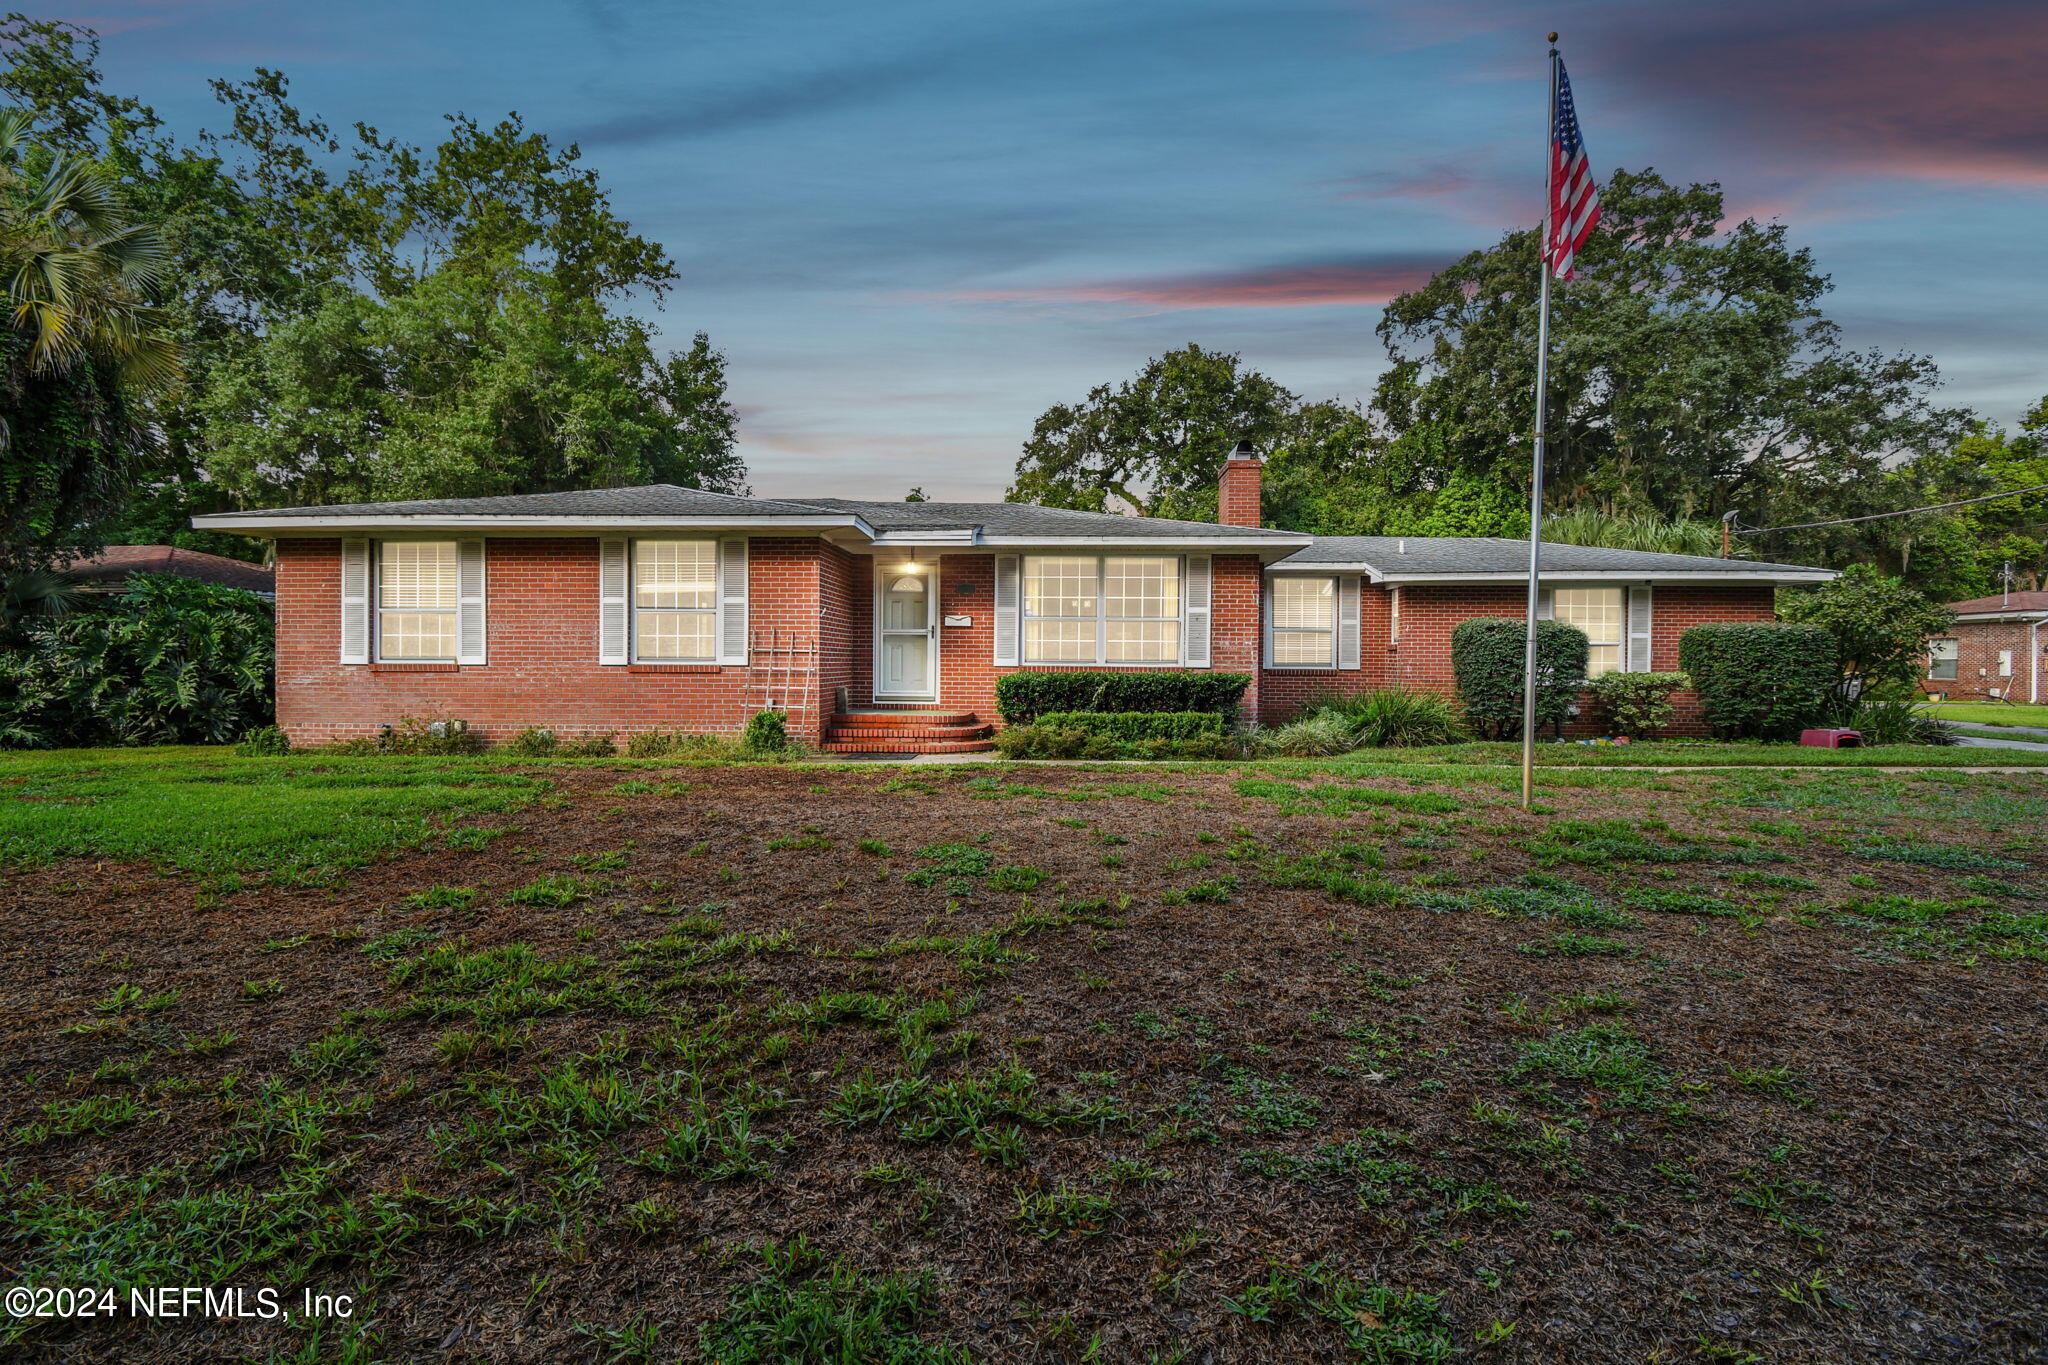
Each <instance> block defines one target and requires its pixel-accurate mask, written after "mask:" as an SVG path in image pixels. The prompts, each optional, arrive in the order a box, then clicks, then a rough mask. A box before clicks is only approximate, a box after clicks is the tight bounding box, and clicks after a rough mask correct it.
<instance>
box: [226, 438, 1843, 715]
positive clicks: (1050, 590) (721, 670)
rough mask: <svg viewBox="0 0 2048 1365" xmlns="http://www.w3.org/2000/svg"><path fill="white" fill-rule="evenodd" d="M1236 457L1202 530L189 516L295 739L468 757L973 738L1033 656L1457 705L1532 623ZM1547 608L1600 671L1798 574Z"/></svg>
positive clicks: (416, 511)
mask: <svg viewBox="0 0 2048 1365" xmlns="http://www.w3.org/2000/svg"><path fill="white" fill-rule="evenodd" d="M1259 483H1260V465H1259V461H1258V460H1257V459H1255V458H1251V457H1250V456H1248V455H1238V456H1234V457H1233V458H1232V459H1231V460H1230V461H1229V462H1228V464H1227V465H1226V467H1225V469H1224V472H1223V480H1222V486H1221V488H1220V490H1219V492H1220V497H1219V500H1218V505H1219V507H1220V517H1221V519H1220V521H1218V522H1215V523H1209V522H1187V521H1170V520H1163V519H1159V518H1147V517H1123V516H1116V515H1112V514H1108V513H1098V512H1073V511H1065V510H1060V509H1054V508H1046V507H1038V506H1034V505H1030V504H1024V503H939V502H922V503H905V502H867V501H860V500H855V499H846V498H804V499H767V498H742V497H733V496H729V495H726V494H719V493H704V492H699V491H696V490H693V489H687V488H678V487H674V486H672V485H666V484H657V485H653V486H649V487H644V488H613V489H592V490H588V491H581V492H571V493H549V494H538V495H531V496H512V497H496V498H457V499H434V500H428V501H421V502H395V503H362V504H354V505H349V506H335V507H287V508H275V509H270V510H267V511H250V512H233V513H221V514H216V515H212V516H203V517H196V518H194V519H193V524H194V525H195V526H198V527H201V528H203V529H207V530H216V531H232V532H240V533H242V534H246V535H252V536H261V537H268V538H271V539H274V540H275V541H276V544H277V553H276V564H277V612H278V657H277V714H278V723H279V724H280V725H281V726H283V727H284V729H285V730H286V731H287V732H288V733H289V734H290V735H291V736H292V738H293V739H294V740H295V741H296V742H299V743H317V742H321V741H327V740H333V739H339V738H347V737H352V736H361V735H374V734H376V733H378V731H379V729H380V728H381V727H383V726H385V725H389V724H393V723H395V722H396V721H398V720H399V719H400V717H402V716H412V717H416V718H419V719H423V720H433V719H461V720H464V721H467V722H468V723H469V724H470V726H471V727H472V728H473V729H475V730H476V731H478V732H480V733H481V734H482V735H483V737H484V738H485V739H486V740H487V741H492V742H496V741H501V740H504V739H508V738H510V737H511V736H512V735H514V734H515V733H517V732H518V731H519V730H521V729H523V728H524V727H526V726H546V727H548V728H550V729H553V730H554V731H555V732H556V733H557V734H560V735H563V736H568V735H575V734H593V733H604V732H612V733H614V734H619V735H626V734H631V733H634V732H637V731H644V730H690V731H732V730H736V729H738V728H739V727H740V726H741V725H742V724H744V722H745V720H746V718H747V716H749V715H750V714H752V713H753V712H754V711H757V710H760V709H762V708H764V707H771V706H772V707H776V708H779V709H782V710H784V711H786V712H787V713H788V715H789V728H790V730H791V732H792V733H794V734H797V735H799V736H801V737H802V738H804V739H806V740H809V741H811V742H815V743H820V744H822V745H823V746H824V747H825V748H827V749H828V750H833V751H838V752H859V751H888V750H907V749H922V750H939V751H943V750H952V749H966V748H982V747H986V745H987V734H988V722H989V721H991V720H992V719H994V717H995V714H996V713H995V683H996V679H997V678H998V677H1000V676H1002V675H1003V674H1005V673H1010V672H1014V671H1017V670H1019V669H1042V668H1104V667H1107V668H1119V669H1124V668H1128V669H1139V668H1198V669H1215V670H1218V671H1225V672H1237V673H1247V674H1250V675H1251V677H1252V679H1253V683H1252V687H1251V689H1250V691H1249V692H1248V693H1247V694H1246V698H1245V705H1246V709H1247V711H1248V712H1249V713H1250V714H1252V715H1256V716H1257V717H1259V718H1260V719H1261V720H1264V721H1267V722H1273V721H1278V720H1284V719H1286V718H1287V717H1288V716H1290V715H1291V714H1293V713H1294V712H1295V711H1297V710H1299V709H1300V707H1301V705H1302V704H1303V703H1304V702H1305V701H1307V700H1309V699H1311V698H1313V697H1315V696H1317V695H1319V694H1322V693H1328V692H1343V693H1352V692H1358V691H1362V690H1365V689H1369V688H1374V687H1383V686H1390V685H1398V686H1404V687H1410V688H1419V689H1429V690H1432V691H1438V692H1445V693H1449V692H1452V691H1453V690H1454V687H1453V683H1452V678H1451V667H1450V633H1451V629H1452V627H1454V626H1455V625H1456V624H1457V623H1458V622H1459V621H1461V620H1464V619H1466V618H1467V617H1471V616H1481V615H1507V616H1516V615H1519V614H1520V613H1521V610H1522V601H1523V588H1522V587H1521V586H1520V585H1521V583H1522V581H1523V565H1524V563H1525V562H1526V553H1527V552H1526V548H1525V547H1524V546H1523V544H1522V542H1520V541H1508V540H1483V539H1417V538H1408V539H1402V538H1397V537H1379V536H1356V537H1354V536H1340V537H1314V536H1307V535H1301V534H1298V533H1296V532H1292V531H1276V530H1271V529H1268V528H1266V527H1264V526H1262V525H1261V524H1260V522H1261V515H1260V506H1259ZM1544 571H1545V575H1546V579H1547V580H1548V583H1549V587H1548V590H1547V591H1546V593H1545V599H1544V600H1545V609H1546V610H1547V611H1549V612H1550V613H1552V614H1554V615H1555V616H1556V617H1557V618H1559V619H1563V620H1569V621H1572V622H1573V623H1574V624H1577V625H1579V626H1581V627H1583V628H1584V629H1585V630H1586V631H1587V633H1588V634H1589V635H1590V636H1591V637H1592V640H1593V669H1594V671H1595V672H1596V673H1597V672H1605V671H1608V670H1611V669H1632V670H1674V669H1676V668H1677V666H1678V637H1679V635H1680V634H1681V633H1682V632H1683V631H1684V630H1685V629H1686V628H1687V627H1689V626H1692V625H1695V624H1698V623H1700V622H1702V621H1741V620H1764V619H1768V618H1769V617H1770V616H1771V612H1772V594H1773V590H1774V589H1775V588H1776V587H1777V586H1778V585H1780V584H1791V583H1815V582H1820V581H1823V580H1825V579H1826V578H1828V577H1831V575H1830V574H1829V573H1828V572H1827V571H1825V570H1821V569H1810V568H1803V567H1800V566H1797V565H1787V564H1758V563H1750V562H1744V561H1732V560H1720V559H1703V558H1697V557H1692V556H1686V555H1664V554H1643V553H1637V552H1633V551H1624V550H1604V549H1588V548H1581V547H1575V546H1563V545H1559V546H1551V547H1548V548H1547V549H1546V552H1545V559H1544Z"/></svg>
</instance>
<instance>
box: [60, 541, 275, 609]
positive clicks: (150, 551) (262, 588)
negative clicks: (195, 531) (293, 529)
mask: <svg viewBox="0 0 2048 1365" xmlns="http://www.w3.org/2000/svg"><path fill="white" fill-rule="evenodd" d="M60 567H61V568H62V569H63V571H64V572H65V573H67V574H69V575H70V576H71V577H72V578H73V579H74V580H76V581H77V583H78V585H79V587H80V588H82V589H83V590H84V591H86V592H94V593H118V592H125V591H127V589H128V578H129V575H131V574H139V573H164V574H170V575H171V576H172V577H174V578H190V579H195V580H197V581H199V582H201V583H218V584H220V585H221V586H222V587H227V588H240V589H242V590H243V591H245V592H253V593H261V594H262V595H263V596H265V597H269V596H270V595H271V594H272V593H273V592H274V591H275V588H276V585H275V582H274V580H275V578H276V575H275V573H273V572H272V570H271V569H270V567H269V566H268V565H264V564H251V563H250V562H249V561H248V560H246V559H229V558H228V557H227V556H226V555H210V554H207V553H206V552H205V551H203V550H187V549H184V548H182V547H180V546H177V545H109V546H108V547H107V548H106V549H104V550H102V551H100V552H99V553H98V554H96V555H90V556H87V557H85V558H81V559H74V560H71V561H70V562H68V563H66V564H64V565H62V566H60Z"/></svg>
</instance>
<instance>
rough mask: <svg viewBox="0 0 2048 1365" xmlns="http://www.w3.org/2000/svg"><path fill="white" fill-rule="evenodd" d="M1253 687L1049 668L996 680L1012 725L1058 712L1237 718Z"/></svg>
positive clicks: (1176, 675) (1235, 676)
mask: <svg viewBox="0 0 2048 1365" xmlns="http://www.w3.org/2000/svg"><path fill="white" fill-rule="evenodd" d="M1251 685H1252V680H1251V676H1250V675H1249V674H1245V673H1198V672H1194V671H1192V670H1187V669H1171V670H1167V669H1161V670H1152V669H1146V670H1143V671H1140V672H1135V673H1115V672H1110V671H1108V670H1106V669H1047V670H1045V671H1043V672H1026V673H1008V674H1005V675H1004V676H1002V677H1001V678H998V679H996V710H998V711H1000V712H1001V713H1002V717H1003V720H1004V721H1005V722H1007V723H1008V724H1011V725H1027V724H1029V723H1031V722H1032V721H1035V720H1037V719H1038V718H1039V717H1040V716H1043V715H1047V714H1049V713H1051V712H1056V711H1064V712H1073V711H1108V712H1117V711H1147V712H1155V713H1156V712H1172V711H1211V712H1214V713H1215V714H1216V715H1218V716H1221V717H1222V718H1223V719H1225V720H1232V719H1235V718H1236V716H1237V705H1238V702H1239V700H1240V699H1241V698H1242V697H1243V696H1244V690H1245V689H1246V688H1247V687H1250V686H1251Z"/></svg>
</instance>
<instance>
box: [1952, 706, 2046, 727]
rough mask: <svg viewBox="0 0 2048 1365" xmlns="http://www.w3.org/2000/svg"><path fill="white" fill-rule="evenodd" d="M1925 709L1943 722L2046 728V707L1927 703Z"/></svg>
mask: <svg viewBox="0 0 2048 1365" xmlns="http://www.w3.org/2000/svg"><path fill="white" fill-rule="evenodd" d="M1927 709H1928V710H1929V711H1930V712H1932V713H1933V714H1935V715H1937V716H1939V717H1940V718H1941V719H1943V720H1953V721H1962V722H1964V723H1966V724H1970V725H2040V726H2044V727H2048V706H2024V705H2010V706H2008V705H2001V704H2000V703H1998V702H1991V701H1984V702H1976V701H1937V702H1929V703H1928V704H1927Z"/></svg>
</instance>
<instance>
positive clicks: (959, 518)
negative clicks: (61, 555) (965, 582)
mask: <svg viewBox="0 0 2048 1365" xmlns="http://www.w3.org/2000/svg"><path fill="white" fill-rule="evenodd" d="M436 516H446V517H493V516H502V517H508V518H510V517H590V518H592V519H610V518H617V519H620V520H625V521H631V520H636V519H649V520H653V519H668V518H676V517H704V518H707V519H709V518H732V519H739V518H747V519H752V518H778V517H787V518H791V519H800V518H825V517H835V516H857V517H859V518H860V519H861V520H862V521H864V522H866V523H867V524H868V525H869V526H871V527H873V528H874V529H875V530H876V531H877V532H883V533H888V532H899V533H900V532H917V531H933V532H937V531H946V530H952V531H962V530H974V529H977V528H978V529H979V531H980V534H981V535H982V536H983V537H984V538H993V539H996V540H999V541H1000V540H1009V541H1020V540H1030V539H1034V538H1038V539H1045V540H1059V539H1063V538H1067V537H1115V538H1118V539H1131V540H1162V541H1183V542H1185V541H1202V540H1210V541H1218V540H1229V541H1235V542H1238V543H1240V544H1242V543H1244V542H1246V541H1255V540H1270V541H1272V542H1273V543H1274V548H1275V549H1276V550H1284V549H1286V548H1288V547H1289V546H1290V545H1299V544H1301V542H1302V540H1303V537H1302V536H1301V535H1300V534H1299V533H1298V532H1294V531H1275V530H1270V529H1268V528H1265V527H1258V526H1220V525H1217V524H1216V523H1214V522H1207V521H1173V520H1169V519H1167V518H1163V517H1125V516H1118V515H1116V514H1115V513H1111V512H1075V511H1070V510H1068V509H1066V508H1059V507H1040V506H1037V505H1036V504H1033V503H1027V502H868V501H865V500H860V499H854V498H804V499H795V498H780V499H776V498H742V497H736V496H734V495H732V494H729V493H706V492H703V491H701V490H699V489H695V488H681V487H678V486H676V485H675V484H668V483H656V484H646V485H643V486H641V487H638V488H589V489H581V490H578V491H575V492H569V493H527V494H514V495H511V496H508V497H496V498H426V499H422V500H420V501H417V502H357V503H344V504H340V505H337V506H330V507H270V508H263V509H260V510H256V511H250V512H230V513H222V514H220V519H221V520H230V519H232V520H234V521H239V522H243V523H244V524H246V523H248V522H250V521H256V522H259V523H260V522H261V521H263V520H274V521H279V522H289V521H292V520H295V519H299V518H311V517H363V518H366V519H375V518H379V517H419V518H431V517H436ZM213 520H215V518H210V517H200V518H195V524H204V523H207V522H209V521H213ZM1527 563H1528V546H1527V545H1526V544H1525V543H1524V542H1522V541H1519V540H1500V539H1491V538H1485V537H1476V536H1475V537H1455V536H1408V537H1405V538H1403V537H1398V536H1316V537H1313V538H1312V539H1310V541H1309V543H1308V544H1307V545H1305V546H1303V547H1302V548H1301V549H1298V550H1296V551H1295V552H1294V553H1292V554H1290V555H1288V556H1287V557H1286V558H1285V559H1283V560H1281V561H1280V564H1281V566H1283V567H1287V568H1306V567H1309V566H1312V565H1321V564H1345V565H1370V566H1371V567H1372V568H1373V569H1375V570H1377V571H1378V572H1380V573H1382V574H1386V575H1390V576H1394V577H1408V576H1412V575H1431V574H1499V575H1516V574H1520V573H1521V572H1522V571H1523V568H1524V566H1525V565H1526V564H1527ZM1543 569H1544V572H1545V573H1551V574H1558V573H1639V574H1643V575H1646V576H1648V575H1656V574H1682V573H1693V574H1698V573H1712V574H1716V575H1728V576H1748V575H1756V576H1758V577H1782V576H1785V575H1788V574H1793V575H1811V574H1814V573H1816V572H1818V571H1817V570H1814V569H1811V568H1808V567H1806V566H1804V565H1799V564H1771V563H1761V562H1758V561H1755V560H1741V559H1708V558H1703V557H1701V556H1697V555H1667V554H1649V553H1645V552H1642V551H1637V550H1608V549H1596V548H1592V547H1589V546H1580V545H1546V546H1544V551H1543Z"/></svg>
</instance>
